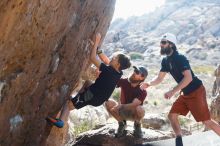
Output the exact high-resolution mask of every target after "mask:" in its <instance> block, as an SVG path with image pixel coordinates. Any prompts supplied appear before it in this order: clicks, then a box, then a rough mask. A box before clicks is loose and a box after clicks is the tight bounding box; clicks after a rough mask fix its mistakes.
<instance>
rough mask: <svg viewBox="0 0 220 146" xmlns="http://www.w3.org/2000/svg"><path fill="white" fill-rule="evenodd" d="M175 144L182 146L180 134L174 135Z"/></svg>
mask: <svg viewBox="0 0 220 146" xmlns="http://www.w3.org/2000/svg"><path fill="white" fill-rule="evenodd" d="M176 146H183V141H182V136H177V137H176Z"/></svg>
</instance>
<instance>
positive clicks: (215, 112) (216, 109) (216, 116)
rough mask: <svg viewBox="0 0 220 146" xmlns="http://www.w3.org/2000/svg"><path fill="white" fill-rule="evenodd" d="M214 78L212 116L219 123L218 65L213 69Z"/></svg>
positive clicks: (219, 89) (219, 78)
mask: <svg viewBox="0 0 220 146" xmlns="http://www.w3.org/2000/svg"><path fill="white" fill-rule="evenodd" d="M215 76H216V79H215V81H214V85H213V89H212V95H213V96H214V97H215V99H214V100H213V101H212V103H211V115H212V118H213V119H215V120H216V121H218V122H219V123H220V65H219V66H218V68H217V69H216V70H215Z"/></svg>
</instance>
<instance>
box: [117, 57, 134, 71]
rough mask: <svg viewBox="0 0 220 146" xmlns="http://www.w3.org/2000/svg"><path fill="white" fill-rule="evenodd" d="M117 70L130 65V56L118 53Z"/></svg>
mask: <svg viewBox="0 0 220 146" xmlns="http://www.w3.org/2000/svg"><path fill="white" fill-rule="evenodd" d="M117 56H118V63H119V64H120V67H119V70H124V69H127V68H129V67H130V66H131V62H130V58H129V57H128V56H127V55H125V54H118V55H117Z"/></svg>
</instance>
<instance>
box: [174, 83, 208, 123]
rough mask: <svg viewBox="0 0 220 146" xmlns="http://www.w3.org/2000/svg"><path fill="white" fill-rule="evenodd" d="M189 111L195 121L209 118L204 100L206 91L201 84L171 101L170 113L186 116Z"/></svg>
mask: <svg viewBox="0 0 220 146" xmlns="http://www.w3.org/2000/svg"><path fill="white" fill-rule="evenodd" d="M189 111H190V112H191V113H192V115H193V117H194V118H195V120H196V121H197V122H200V121H207V120H210V119H211V118H210V112H209V109H208V104H207V100H206V91H205V87H204V86H203V85H201V86H200V87H199V88H198V89H196V90H195V91H193V92H192V93H190V94H188V95H186V96H185V95H180V96H179V98H178V99H177V100H176V101H175V102H174V103H173V106H172V108H171V110H170V113H177V114H180V115H183V116H186V115H187V113H188V112H189Z"/></svg>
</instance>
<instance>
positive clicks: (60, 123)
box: [46, 117, 64, 128]
mask: <svg viewBox="0 0 220 146" xmlns="http://www.w3.org/2000/svg"><path fill="white" fill-rule="evenodd" d="M46 120H47V122H48V123H50V124H52V125H54V126H56V127H58V128H63V126H64V122H63V121H62V120H60V119H54V118H51V117H47V118H46Z"/></svg>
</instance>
